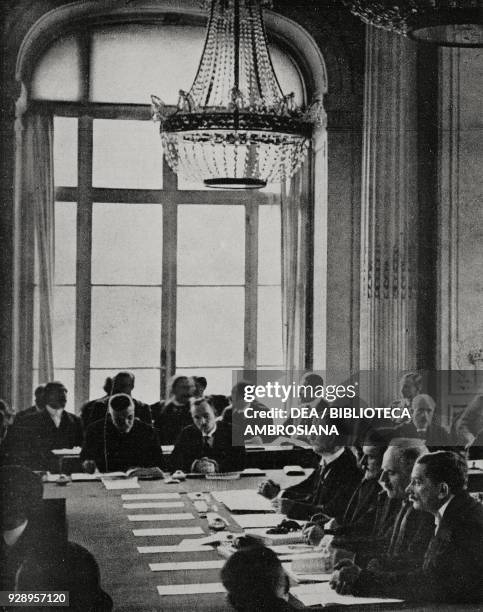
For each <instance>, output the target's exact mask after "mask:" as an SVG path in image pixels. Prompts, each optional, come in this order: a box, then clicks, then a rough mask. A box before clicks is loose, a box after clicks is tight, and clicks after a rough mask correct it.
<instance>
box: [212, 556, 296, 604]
mask: <svg viewBox="0 0 483 612" xmlns="http://www.w3.org/2000/svg"><path fill="white" fill-rule="evenodd" d="M221 581H222V582H223V586H224V587H225V588H226V590H227V591H228V601H229V602H230V604H231V605H232V607H233V608H234V609H235V610H237V611H238V612H289V611H291V610H295V608H292V606H290V605H289V604H288V602H287V599H288V590H289V580H288V576H287V575H286V573H285V571H284V569H283V567H282V564H281V563H280V560H279V558H278V557H277V555H276V554H275V553H274V552H273V551H272V550H270V549H269V548H266V547H265V546H251V547H247V548H242V549H241V550H237V551H236V552H235V553H234V554H233V555H232V556H231V557H230V558H229V559H228V561H227V562H226V563H225V565H224V567H223V569H222V570H221Z"/></svg>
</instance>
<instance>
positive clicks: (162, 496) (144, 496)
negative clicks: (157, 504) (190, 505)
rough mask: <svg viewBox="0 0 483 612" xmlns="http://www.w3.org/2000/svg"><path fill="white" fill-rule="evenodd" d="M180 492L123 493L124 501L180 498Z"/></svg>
mask: <svg viewBox="0 0 483 612" xmlns="http://www.w3.org/2000/svg"><path fill="white" fill-rule="evenodd" d="M180 498H181V495H180V494H179V493H126V494H125V495H121V499H122V500H123V501H140V500H141V499H180Z"/></svg>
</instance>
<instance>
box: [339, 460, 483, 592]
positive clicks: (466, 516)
mask: <svg viewBox="0 0 483 612" xmlns="http://www.w3.org/2000/svg"><path fill="white" fill-rule="evenodd" d="M466 485H467V466H466V461H465V460H464V459H463V458H461V457H460V456H458V455H457V454H456V453H453V452H450V451H438V452H435V453H428V454H426V455H423V456H421V457H420V458H419V459H418V460H417V461H416V463H415V464H414V467H413V471H412V474H411V483H410V485H409V486H408V489H407V490H408V493H409V499H410V501H411V503H412V505H413V507H414V508H415V509H417V510H421V511H425V512H428V513H431V515H432V517H433V519H434V527H433V537H432V539H431V541H430V543H429V545H428V547H427V550H426V553H425V555H424V560H423V564H422V567H420V568H417V567H413V568H411V569H406V570H405V571H396V572H390V571H383V570H382V571H374V570H371V569H368V570H361V568H359V567H358V566H356V565H353V564H350V563H345V562H344V565H343V567H341V568H340V569H339V570H337V571H336V572H335V574H334V576H333V579H332V585H333V587H334V588H335V589H336V590H337V591H338V592H339V593H353V594H356V595H367V596H369V595H375V596H381V597H396V598H401V599H405V600H412V601H421V602H423V601H431V602H440V603H445V604H464V603H478V604H481V603H483V580H482V579H481V577H482V576H483V547H482V546H481V543H482V542H483V506H482V505H481V504H480V503H479V502H478V501H476V500H475V499H473V498H472V497H471V496H470V495H469V494H468V492H467V491H466ZM383 569H384V568H383Z"/></svg>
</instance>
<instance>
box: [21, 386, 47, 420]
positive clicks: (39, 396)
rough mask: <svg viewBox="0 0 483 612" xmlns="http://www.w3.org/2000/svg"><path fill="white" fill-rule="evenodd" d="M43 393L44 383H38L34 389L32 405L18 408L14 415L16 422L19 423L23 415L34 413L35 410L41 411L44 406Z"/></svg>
mask: <svg viewBox="0 0 483 612" xmlns="http://www.w3.org/2000/svg"><path fill="white" fill-rule="evenodd" d="M44 394H45V385H39V386H38V387H36V388H35V391H34V398H35V399H34V404H33V406H29V407H28V408H24V409H23V410H20V411H19V412H17V414H16V415H15V421H16V423H20V421H21V420H22V419H24V418H25V417H27V416H29V415H31V414H36V413H37V412H41V411H42V410H43V409H44V408H45V401H44Z"/></svg>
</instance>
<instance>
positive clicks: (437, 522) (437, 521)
mask: <svg viewBox="0 0 483 612" xmlns="http://www.w3.org/2000/svg"><path fill="white" fill-rule="evenodd" d="M453 497H454V495H450V496H449V497H448V499H447V500H446V501H445V502H444V504H443V505H442V506H441V508H440V509H439V510H438V512H436V514H435V516H434V524H435V525H436V529H435V533H438V529H439V526H440V524H441V520H442V518H443V514H444V513H445V510H446V508H447V507H448V504H449V502H450V501H451V500H452V499H453Z"/></svg>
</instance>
